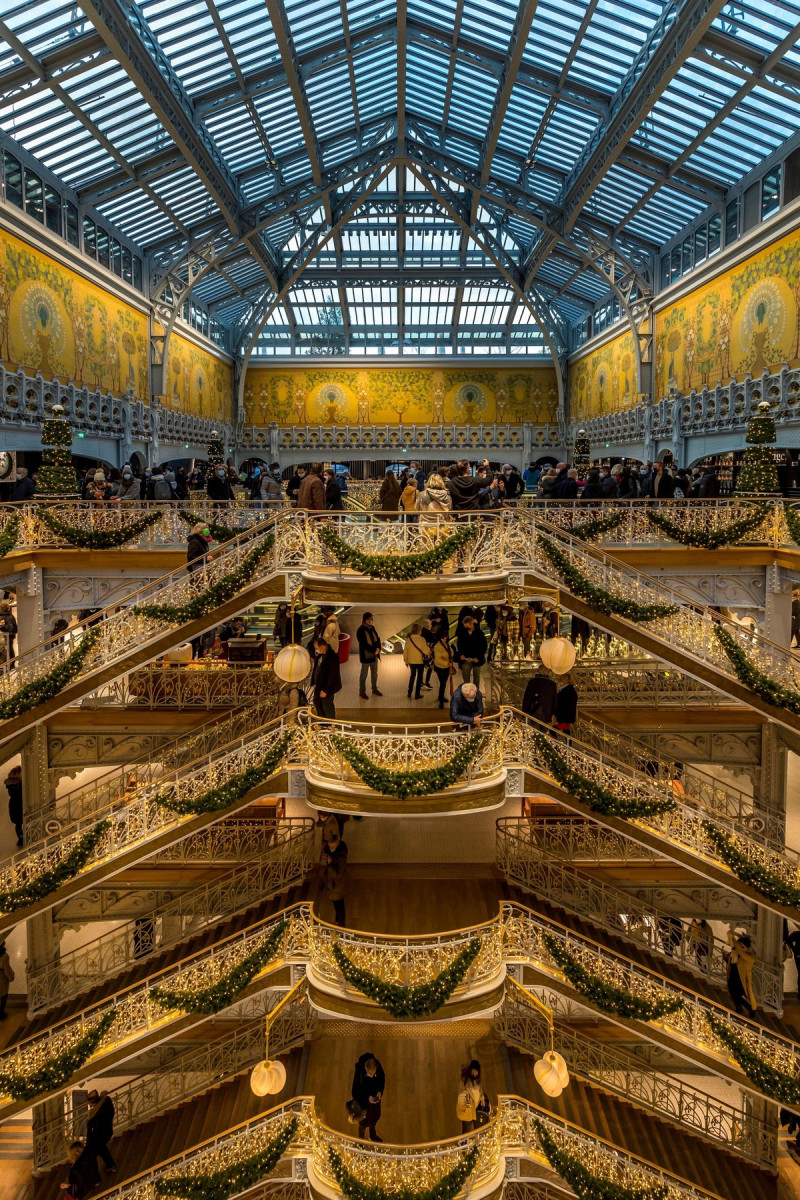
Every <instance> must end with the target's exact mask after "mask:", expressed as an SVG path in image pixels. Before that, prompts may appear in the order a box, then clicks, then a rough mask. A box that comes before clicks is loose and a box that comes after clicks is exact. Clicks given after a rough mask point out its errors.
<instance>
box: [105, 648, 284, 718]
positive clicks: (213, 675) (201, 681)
mask: <svg viewBox="0 0 800 1200" xmlns="http://www.w3.org/2000/svg"><path fill="white" fill-rule="evenodd" d="M278 686H279V684H278V680H276V678H275V675H274V674H273V672H272V669H271V668H268V667H264V668H262V669H258V668H256V667H252V666H249V665H243V666H237V665H236V664H233V665H231V664H230V663H227V662H223V661H221V660H216V659H212V658H202V659H198V660H197V661H196V662H193V663H187V664H185V665H181V664H178V663H167V662H156V663H147V664H146V665H145V666H143V667H138V668H137V669H136V670H135V671H130V672H129V673H128V674H127V675H123V676H121V677H120V678H119V679H116V680H114V681H113V682H112V683H111V684H110V685H109V687H108V688H107V689H104V693H103V695H102V697H98V704H100V703H102V704H103V705H106V704H107V703H108V701H109V699H110V700H111V701H112V703H115V704H121V705H123V706H124V707H126V708H129V707H130V708H146V709H160V708H181V709H183V708H189V709H195V708H200V709H203V710H205V711H209V710H211V709H217V708H230V707H231V706H233V705H239V704H245V703H247V701H248V700H257V699H259V698H266V697H268V696H272V697H273V698H275V697H276V696H277V692H278ZM83 706H84V707H86V702H85V701H84V705H83ZM275 707H276V708H277V702H276V704H275Z"/></svg>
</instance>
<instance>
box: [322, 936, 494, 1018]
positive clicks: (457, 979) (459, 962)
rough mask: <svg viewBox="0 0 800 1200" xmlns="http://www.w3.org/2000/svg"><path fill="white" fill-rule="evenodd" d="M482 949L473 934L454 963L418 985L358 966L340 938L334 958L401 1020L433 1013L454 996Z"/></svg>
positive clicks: (360, 986) (354, 981)
mask: <svg viewBox="0 0 800 1200" xmlns="http://www.w3.org/2000/svg"><path fill="white" fill-rule="evenodd" d="M480 951H481V941H480V938H472V940H471V941H470V942H469V943H468V944H467V945H466V946H465V947H464V949H463V950H462V951H460V953H459V954H457V955H456V957H455V958H454V959H453V961H452V962H451V964H450V966H449V967H445V969H444V970H443V971H440V972H439V974H438V975H437V976H436V977H435V978H434V979H430V980H429V981H428V982H427V983H419V984H417V985H416V987H406V985H405V984H401V983H386V982H385V980H383V979H380V978H379V977H378V976H377V975H375V974H374V973H373V972H372V971H365V970H363V968H361V967H357V966H356V965H355V964H354V963H352V962H351V961H350V959H349V958H348V957H347V955H346V954H345V952H344V950H342V948H341V946H340V945H339V943H338V942H334V943H333V947H332V953H333V957H334V961H335V962H336V965H337V967H338V968H339V970H340V971H341V972H342V975H343V976H344V978H345V979H346V981H347V982H348V983H349V984H350V985H351V986H352V987H354V988H357V989H358V991H359V992H361V993H362V994H363V995H364V996H366V997H367V998H368V999H369V1000H374V1001H375V1003H376V1004H378V1005H380V1007H381V1008H383V1009H385V1011H386V1012H388V1013H389V1014H390V1016H392V1017H396V1018H397V1019H398V1020H406V1019H407V1018H412V1019H414V1018H417V1017H429V1016H431V1015H432V1014H433V1013H435V1012H438V1011H439V1009H440V1008H441V1007H442V1005H443V1004H446V1003H447V1001H448V1000H449V999H450V997H451V996H452V994H453V992H454V991H455V990H456V988H457V987H458V985H459V984H460V983H461V981H462V980H463V978H464V976H465V975H466V973H467V971H468V970H469V968H470V967H471V966H472V964H473V963H474V961H475V959H476V958H477V957H478V955H479V954H480Z"/></svg>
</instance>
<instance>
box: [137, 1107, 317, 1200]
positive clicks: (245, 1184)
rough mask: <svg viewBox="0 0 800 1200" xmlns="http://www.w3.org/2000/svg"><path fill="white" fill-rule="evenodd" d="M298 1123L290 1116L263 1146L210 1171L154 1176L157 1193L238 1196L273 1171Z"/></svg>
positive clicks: (216, 1199)
mask: <svg viewBox="0 0 800 1200" xmlns="http://www.w3.org/2000/svg"><path fill="white" fill-rule="evenodd" d="M298 1124H299V1122H298V1119H297V1117H292V1118H291V1120H289V1121H287V1122H286V1124H285V1125H284V1126H283V1128H282V1129H281V1131H280V1133H279V1134H277V1135H276V1136H275V1137H274V1138H272V1139H271V1140H270V1141H269V1142H267V1144H266V1146H265V1147H264V1149H263V1150H259V1151H258V1153H257V1154H250V1155H249V1156H248V1157H247V1158H243V1159H241V1160H240V1161H239V1162H236V1163H232V1164H231V1165H230V1166H229V1167H222V1168H221V1169H220V1170H219V1171H214V1172H213V1174H211V1175H172V1176H171V1177H170V1178H169V1179H156V1181H155V1190H156V1195H158V1196H174V1197H180V1200H228V1198H229V1197H230V1196H238V1195H239V1194H240V1192H246V1191H248V1189H249V1188H252V1187H255V1185H256V1184H257V1183H259V1182H260V1181H261V1180H262V1179H265V1178H266V1177H267V1175H271V1174H272V1172H273V1171H274V1170H275V1168H276V1167H277V1165H278V1163H279V1162H280V1160H281V1159H282V1158H283V1156H284V1154H285V1153H286V1151H287V1150H288V1149H289V1146H290V1144H291V1141H292V1139H293V1138H294V1135H295V1134H296V1133H297V1127H298Z"/></svg>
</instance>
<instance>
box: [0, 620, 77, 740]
mask: <svg viewBox="0 0 800 1200" xmlns="http://www.w3.org/2000/svg"><path fill="white" fill-rule="evenodd" d="M99 636H100V630H99V629H97V628H94V629H88V630H87V631H86V633H85V634H84V635H83V637H82V639H81V643H80V645H79V646H77V647H76V648H75V649H74V650H73V651H72V653H71V654H68V655H67V657H66V658H65V659H64V661H63V662H61V663H59V664H58V666H57V667H53V669H52V671H48V672H47V674H46V675H42V676H41V677H40V678H39V679H34V680H33V682H32V683H26V684H25V686H24V687H22V688H20V689H19V691H18V692H14V695H13V696H9V697H8V699H7V700H2V701H0V720H3V721H4V720H7V719H8V718H9V717H18V716H19V715H20V714H21V713H25V712H28V711H29V710H30V709H32V708H36V707H37V705H39V704H44V702H45V700H52V698H53V697H54V696H57V695H58V694H59V692H62V691H63V690H64V688H65V687H66V686H67V684H68V683H71V682H72V680H73V679H74V678H75V677H76V676H77V675H79V674H80V671H81V668H82V666H83V664H84V662H85V661H86V659H87V657H88V655H89V652H90V651H91V649H92V647H93V646H94V644H95V642H96V641H97V639H98V638H99Z"/></svg>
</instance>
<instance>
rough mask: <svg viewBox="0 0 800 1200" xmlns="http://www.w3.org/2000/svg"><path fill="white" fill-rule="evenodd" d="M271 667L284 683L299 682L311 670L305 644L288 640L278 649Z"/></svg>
mask: <svg viewBox="0 0 800 1200" xmlns="http://www.w3.org/2000/svg"><path fill="white" fill-rule="evenodd" d="M272 669H273V671H274V672H275V674H276V675H277V676H278V679H282V680H283V681H284V683H301V682H302V681H303V680H304V679H305V677H306V675H308V673H309V671H310V670H311V659H310V658H309V656H308V651H307V650H306V648H305V646H298V645H297V643H296V642H290V643H289V645H288V646H284V647H283V649H282V650H279V651H278V653H277V654H276V656H275V662H274V663H273V664H272Z"/></svg>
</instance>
